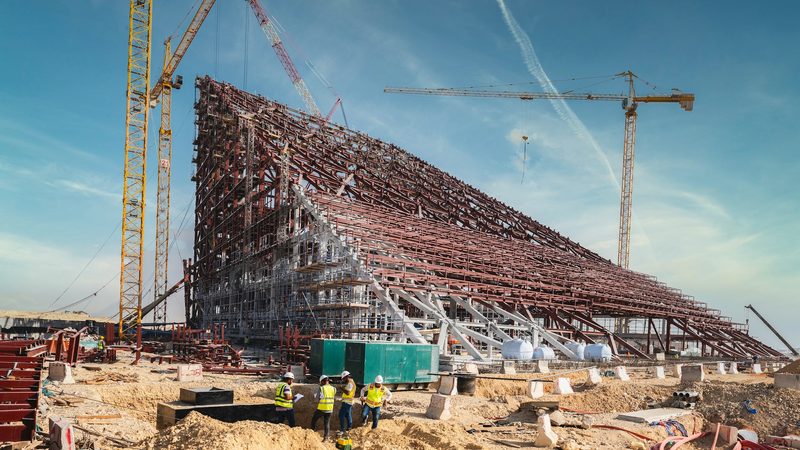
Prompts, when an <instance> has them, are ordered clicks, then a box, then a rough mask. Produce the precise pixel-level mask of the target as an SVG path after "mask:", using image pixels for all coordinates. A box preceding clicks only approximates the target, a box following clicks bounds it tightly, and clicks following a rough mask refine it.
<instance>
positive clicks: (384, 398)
mask: <svg viewBox="0 0 800 450" xmlns="http://www.w3.org/2000/svg"><path fill="white" fill-rule="evenodd" d="M391 399H392V392H391V391H390V390H389V389H388V388H386V386H384V385H383V377H382V376H380V375H378V376H377V377H375V382H374V383H371V384H369V385H368V386H364V387H363V388H362V389H361V403H362V404H363V407H362V409H361V424H362V425H366V424H367V415H368V414H369V413H370V412H371V413H372V429H373V430H374V429H375V428H378V419H379V418H380V417H381V406H383V405H384V404H387V403H389V400H391Z"/></svg>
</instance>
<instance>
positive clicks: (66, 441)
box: [48, 417, 75, 450]
mask: <svg viewBox="0 0 800 450" xmlns="http://www.w3.org/2000/svg"><path fill="white" fill-rule="evenodd" d="M49 424H50V432H49V433H48V434H49V436H50V450H75V432H74V431H73V430H72V424H70V423H69V422H67V421H66V420H65V419H63V418H61V417H50V418H49Z"/></svg>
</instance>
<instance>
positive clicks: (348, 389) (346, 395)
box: [342, 380, 356, 405]
mask: <svg viewBox="0 0 800 450" xmlns="http://www.w3.org/2000/svg"><path fill="white" fill-rule="evenodd" d="M355 396H356V383H355V382H354V381H353V380H347V384H346V385H345V386H344V391H342V403H347V404H348V405H352V404H353V398H354V397H355Z"/></svg>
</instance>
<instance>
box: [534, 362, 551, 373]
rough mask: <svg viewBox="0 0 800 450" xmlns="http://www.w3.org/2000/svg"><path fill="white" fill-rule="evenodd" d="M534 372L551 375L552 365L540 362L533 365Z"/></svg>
mask: <svg viewBox="0 0 800 450" xmlns="http://www.w3.org/2000/svg"><path fill="white" fill-rule="evenodd" d="M533 370H534V372H538V373H550V364H548V362H547V361H544V360H538V361H536V363H535V364H534V365H533Z"/></svg>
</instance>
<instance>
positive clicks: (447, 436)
mask: <svg viewBox="0 0 800 450" xmlns="http://www.w3.org/2000/svg"><path fill="white" fill-rule="evenodd" d="M350 437H351V438H352V439H353V444H354V446H353V448H354V449H357V450H396V449H413V450H461V449H469V450H480V449H485V448H490V447H485V446H482V445H480V444H476V443H475V442H474V440H473V439H472V436H471V435H470V434H468V433H467V432H466V429H465V428H464V427H463V426H462V425H459V424H456V423H453V422H435V421H431V420H410V419H394V420H381V422H380V425H379V426H378V428H377V429H376V430H371V429H370V428H368V427H358V428H356V429H354V430H353V431H352V432H351V433H350ZM293 448H301V447H293Z"/></svg>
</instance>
